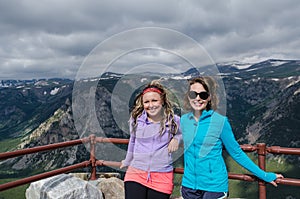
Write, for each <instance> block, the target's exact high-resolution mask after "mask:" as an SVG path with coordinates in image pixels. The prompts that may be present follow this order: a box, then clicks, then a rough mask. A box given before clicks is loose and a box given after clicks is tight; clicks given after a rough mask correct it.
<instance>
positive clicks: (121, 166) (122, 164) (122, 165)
mask: <svg viewBox="0 0 300 199" xmlns="http://www.w3.org/2000/svg"><path fill="white" fill-rule="evenodd" d="M124 167H126V166H125V165H124V160H122V161H121V165H120V169H123V168H124Z"/></svg>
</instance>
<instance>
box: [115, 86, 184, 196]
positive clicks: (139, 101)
mask: <svg viewBox="0 0 300 199" xmlns="http://www.w3.org/2000/svg"><path fill="white" fill-rule="evenodd" d="M129 123H130V124H129V125H130V126H129V127H130V139H129V144H128V149H127V154H126V158H125V160H123V161H122V162H121V166H120V168H123V167H126V166H128V169H127V171H126V174H125V177H124V182H125V198H126V199H135V198H137V199H152V198H153V199H167V198H169V197H170V195H171V193H172V190H173V166H172V162H173V161H172V152H174V151H176V150H177V149H178V145H179V142H180V141H181V131H180V128H179V125H180V118H179V116H177V115H175V114H174V111H173V107H172V103H171V101H170V99H169V96H168V93H167V90H166V89H165V88H164V87H163V86H162V85H161V84H160V83H159V82H158V81H156V80H154V81H152V82H151V83H149V84H148V85H147V86H146V87H145V88H144V89H143V91H142V92H141V93H139V94H138V95H137V97H136V99H135V103H134V107H133V110H132V112H131V118H130V121H129Z"/></svg>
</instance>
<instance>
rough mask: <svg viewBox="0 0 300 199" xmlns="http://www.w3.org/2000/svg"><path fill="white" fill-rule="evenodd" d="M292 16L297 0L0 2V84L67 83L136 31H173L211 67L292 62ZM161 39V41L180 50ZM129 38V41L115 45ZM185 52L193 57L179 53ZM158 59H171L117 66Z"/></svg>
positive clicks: (295, 32)
mask: <svg viewBox="0 0 300 199" xmlns="http://www.w3.org/2000/svg"><path fill="white" fill-rule="evenodd" d="M299 10H300V3H299V2H298V1H297V0H286V1H279V0H275V1H274V0H260V1H259V0H246V1H239V0H231V1H215V0H213V1H211V0H206V1H196V0H194V1H190V0H180V1H173V0H165V1H157V0H151V1H139V0H129V1H96V0H64V1H59V0H51V1H50V0H44V1H34V0H24V1H18V0H10V1H0V31H1V37H0V44H1V45H0V79H32V78H51V77H62V78H71V79H73V78H75V76H76V74H77V72H78V70H79V68H80V66H81V65H82V63H83V62H84V60H85V59H86V58H87V56H88V55H89V54H91V52H92V51H93V49H95V48H96V47H97V46H99V45H101V43H103V42H104V41H106V40H107V39H109V38H111V37H113V36H114V35H116V34H120V33H122V32H124V31H128V30H131V29H133V28H142V27H162V28H168V29H171V30H174V31H178V32H179V33H182V34H184V35H186V36H188V37H190V38H192V39H193V40H195V42H197V43H198V44H199V45H201V46H202V47H203V48H204V49H205V50H206V51H207V52H208V54H209V55H210V56H211V58H212V60H214V62H226V61H236V60H237V61H242V62H256V61H261V60H264V59H268V58H279V59H299V58H300V48H299V46H300V37H299V35H300V28H299V27H300V22H299V20H298V19H299V18H300V12H299ZM161 36H162V37H161V40H160V43H164V44H167V45H169V46H173V48H174V49H175V48H176V47H177V46H181V48H182V46H184V44H183V43H180V42H181V41H176V40H173V39H172V38H168V37H167V36H165V37H164V36H163V35H161ZM135 40H137V41H138V38H135V37H133V36H130V37H128V38H127V39H124V41H123V43H122V44H123V45H124V46H130V44H132V43H133V42H135ZM145 43H146V42H145V41H144V42H143V45H145ZM120 46H121V44H120V43H118V46H117V47H118V48H119V47H120ZM109 48H110V49H107V52H105V53H104V54H102V56H107V57H110V58H112V56H110V53H111V52H114V50H115V49H116V46H110V47H109ZM182 49H183V48H182ZM189 50H190V53H193V51H192V50H191V49H186V48H185V51H189ZM158 54H159V58H158V59H159V60H164V58H165V59H166V60H168V59H171V58H172V56H168V53H158V52H154V51H141V52H140V55H139V56H135V57H139V58H134V56H132V55H133V54H129V56H127V57H126V58H123V60H120V61H119V63H123V67H125V66H126V64H130V63H131V64H132V65H134V63H138V61H140V60H138V59H141V58H143V60H144V62H143V63H145V62H146V61H145V60H147V59H149V57H155V56H158ZM114 55H115V52H114ZM150 60H151V59H150ZM162 62H163V61H160V63H162ZM167 63H172V61H170V60H168V61H167V62H166V64H167Z"/></svg>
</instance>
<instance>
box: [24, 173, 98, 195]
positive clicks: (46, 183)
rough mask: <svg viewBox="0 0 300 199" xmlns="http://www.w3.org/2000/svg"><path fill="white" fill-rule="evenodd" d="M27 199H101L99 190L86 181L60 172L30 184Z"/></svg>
mask: <svg viewBox="0 0 300 199" xmlns="http://www.w3.org/2000/svg"><path fill="white" fill-rule="evenodd" d="M26 198H27V199H74V198H76V199H89V198H93V199H103V196H102V193H101V191H100V190H99V189H98V188H97V187H96V186H94V185H92V184H91V183H89V182H88V181H84V180H81V179H79V178H77V177H74V176H72V175H67V174H60V175H57V176H53V177H50V178H46V179H43V180H40V181H36V182H33V183H31V184H30V186H29V188H28V189H27V190H26Z"/></svg>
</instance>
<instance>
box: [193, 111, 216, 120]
mask: <svg viewBox="0 0 300 199" xmlns="http://www.w3.org/2000/svg"><path fill="white" fill-rule="evenodd" d="M214 112H215V111H214V110H209V111H207V110H204V111H202V114H201V116H200V119H204V118H207V117H211V116H212V114H213V113H214ZM188 118H189V119H190V120H192V119H194V113H193V112H189V113H188Z"/></svg>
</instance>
